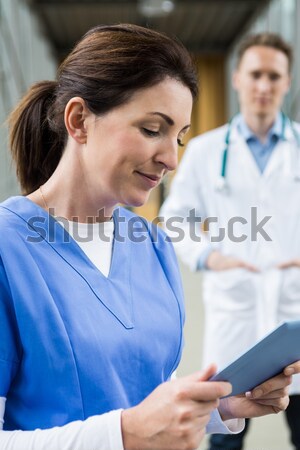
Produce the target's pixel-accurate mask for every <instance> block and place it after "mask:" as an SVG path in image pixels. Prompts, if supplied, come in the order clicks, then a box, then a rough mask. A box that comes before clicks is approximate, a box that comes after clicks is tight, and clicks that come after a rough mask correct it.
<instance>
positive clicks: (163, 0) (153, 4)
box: [138, 0, 175, 18]
mask: <svg viewBox="0 0 300 450" xmlns="http://www.w3.org/2000/svg"><path fill="white" fill-rule="evenodd" d="M174 8H175V4H174V1H173V0H139V3H138V9H139V12H140V13H141V14H142V15H143V16H144V17H147V18H152V17H164V16H168V15H169V14H170V13H171V12H172V11H173V10H174Z"/></svg>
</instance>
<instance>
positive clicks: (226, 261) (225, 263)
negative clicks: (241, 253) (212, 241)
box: [205, 250, 259, 272]
mask: <svg viewBox="0 0 300 450" xmlns="http://www.w3.org/2000/svg"><path fill="white" fill-rule="evenodd" d="M205 265H206V267H207V268H208V269H210V270H217V271H221V270H230V269H246V270H250V272H259V270H258V268H257V267H255V266H253V265H252V264H249V263H247V262H245V261H242V260H240V259H237V258H234V257H233V256H226V255H222V253H220V252H218V251H216V250H215V251H212V252H211V253H210V254H209V255H208V257H207V260H206V264H205Z"/></svg>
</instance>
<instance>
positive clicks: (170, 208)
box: [160, 124, 300, 393]
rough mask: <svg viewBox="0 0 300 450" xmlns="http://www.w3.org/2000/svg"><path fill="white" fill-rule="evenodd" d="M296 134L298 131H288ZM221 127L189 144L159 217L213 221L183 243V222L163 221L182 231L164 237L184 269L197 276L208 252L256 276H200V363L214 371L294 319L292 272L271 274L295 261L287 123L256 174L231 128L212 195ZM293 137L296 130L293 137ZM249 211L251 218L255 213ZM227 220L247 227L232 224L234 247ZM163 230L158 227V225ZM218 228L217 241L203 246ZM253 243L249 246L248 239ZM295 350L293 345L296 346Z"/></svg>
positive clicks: (292, 145)
mask: <svg viewBox="0 0 300 450" xmlns="http://www.w3.org/2000/svg"><path fill="white" fill-rule="evenodd" d="M295 127H297V130H298V129H299V127H298V125H297V124H295ZM226 131H227V125H226V126H223V127H221V128H218V129H216V130H214V131H211V132H208V133H206V134H204V135H202V136H199V137H196V138H194V139H192V140H191V141H190V143H189V145H188V148H187V150H186V152H185V154H184V157H183V160H182V162H181V164H180V166H179V169H178V171H177V174H176V175H175V178H174V181H173V183H172V186H171V192H170V195H169V197H168V198H167V200H166V202H165V203H164V205H163V207H162V209H161V212H160V216H162V217H163V218H164V221H166V219H168V218H170V217H171V218H174V217H175V218H176V217H177V218H178V217H184V218H186V217H187V216H188V215H189V211H190V210H191V209H195V214H196V216H198V217H201V218H202V220H204V219H205V218H206V217H216V218H217V220H218V223H217V224H216V223H214V224H211V226H210V229H209V230H210V232H209V233H205V235H204V234H203V232H202V231H201V230H200V228H201V227H200V224H199V223H198V225H197V226H196V228H197V234H198V236H199V237H200V239H201V242H195V238H191V237H190V235H191V232H190V231H189V230H190V228H189V226H188V223H187V222H185V223H181V224H180V225H179V222H178V221H176V219H171V220H172V221H173V222H172V225H173V227H175V226H176V227H177V228H179V227H180V230H181V232H182V230H183V231H184V233H185V235H184V239H181V238H182V236H181V237H180V236H179V231H178V230H177V231H176V232H174V231H173V232H171V231H170V229H169V230H168V228H170V223H169V224H168V225H169V226H167V227H166V231H167V232H168V233H169V234H170V235H171V236H172V237H173V238H175V240H174V245H175V249H176V251H177V253H178V255H179V256H180V257H181V259H182V260H183V261H184V262H185V263H187V264H188V265H189V266H190V268H191V269H193V270H196V269H197V263H198V260H199V257H200V255H201V253H202V252H203V251H205V250H206V249H207V248H208V247H211V248H216V249H218V250H219V251H220V252H222V253H223V254H225V255H232V256H235V257H237V258H239V259H242V260H244V261H247V262H249V263H251V264H253V265H255V266H256V267H258V268H259V269H260V272H259V273H253V272H250V271H248V270H245V269H232V270H226V271H221V272H220V271H219V272H216V271H209V270H207V271H205V273H204V285H203V299H204V305H205V319H206V321H205V330H204V361H203V364H204V365H206V364H208V363H209V362H212V361H214V362H216V363H217V364H218V367H219V368H221V367H223V366H224V365H226V364H228V363H229V362H230V361H232V360H233V359H235V358H236V357H237V356H238V355H239V354H240V353H242V352H244V351H245V350H246V349H247V348H249V346H251V345H253V343H255V342H256V341H257V340H258V339H260V338H261V337H262V336H263V335H265V334H266V333H267V332H269V331H270V330H271V329H272V328H274V327H275V326H276V325H277V324H278V323H279V322H281V321H283V320H294V319H300V269H298V268H290V269H285V270H279V269H277V268H276V265H277V264H279V263H282V262H285V261H287V260H290V259H291V258H300V182H299V181H298V182H296V181H295V175H296V174H298V175H299V170H300V167H298V161H300V149H299V148H298V147H297V144H296V140H295V137H294V135H293V132H292V129H291V127H290V126H289V125H288V124H287V126H286V130H285V138H286V140H285V141H279V143H278V144H277V145H276V147H275V149H274V150H273V152H272V155H271V157H270V160H269V162H268V164H267V167H266V168H265V171H264V173H263V174H261V173H260V171H259V168H258V167H257V165H256V162H255V160H254V158H253V156H252V154H251V152H250V150H249V148H248V147H247V145H246V143H245V142H244V140H243V138H242V137H241V136H240V134H239V132H238V130H237V129H236V127H235V125H234V124H233V126H232V132H231V137H230V147H229V153H228V160H227V171H226V180H227V183H228V187H229V192H228V194H226V193H224V192H223V193H220V192H217V191H216V188H215V187H216V183H217V181H218V179H219V177H220V173H221V166H222V157H223V151H224V147H225V144H224V138H225V134H226ZM298 132H299V131H298ZM251 208H252V222H253V221H254V222H255V221H256V219H255V217H254V215H255V214H257V216H258V217H257V222H258V223H259V222H260V220H262V219H263V218H264V217H265V216H271V219H269V220H268V221H267V222H266V224H265V225H264V226H263V230H264V231H265V232H266V233H267V234H268V236H269V237H270V238H271V239H272V240H271V241H268V240H266V239H265V238H264V236H262V235H261V234H260V233H258V234H257V236H255V227H253V224H252V226H251ZM253 208H256V211H257V212H256V213H255V209H253ZM233 217H241V218H243V219H241V220H243V221H244V222H245V220H244V219H246V221H247V223H235V224H234V226H233V231H234V236H235V237H238V236H242V235H245V236H246V239H244V240H243V241H241V242H233V240H232V238H229V237H228V232H227V224H228V221H229V220H230V219H231V218H233ZM239 220H240V219H239ZM165 223H166V222H165ZM220 227H224V228H225V231H226V232H225V237H224V239H219V242H210V241H211V240H212V239H213V238H214V237H216V236H217V235H218V233H219V231H218V230H219V228H220ZM251 229H252V236H251ZM256 237H257V239H255V238H256ZM299 345H300V343H299ZM297 377H298V378H296V377H294V382H293V386H292V389H291V393H296V392H299V393H300V379H299V376H297Z"/></svg>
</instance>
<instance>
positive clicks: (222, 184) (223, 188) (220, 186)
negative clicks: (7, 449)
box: [215, 175, 229, 194]
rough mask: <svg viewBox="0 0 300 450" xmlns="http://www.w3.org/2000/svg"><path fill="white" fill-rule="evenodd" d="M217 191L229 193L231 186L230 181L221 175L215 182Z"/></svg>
mask: <svg viewBox="0 0 300 450" xmlns="http://www.w3.org/2000/svg"><path fill="white" fill-rule="evenodd" d="M215 191H216V192H218V193H220V194H229V186H228V183H227V181H226V179H225V177H223V176H221V175H220V176H219V178H218V179H217V180H216V183H215Z"/></svg>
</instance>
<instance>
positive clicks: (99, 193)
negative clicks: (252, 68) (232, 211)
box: [0, 25, 300, 450]
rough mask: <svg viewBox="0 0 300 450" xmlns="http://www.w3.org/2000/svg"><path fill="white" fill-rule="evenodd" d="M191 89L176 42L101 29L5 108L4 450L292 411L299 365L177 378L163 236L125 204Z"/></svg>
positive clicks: (113, 444)
mask: <svg viewBox="0 0 300 450" xmlns="http://www.w3.org/2000/svg"><path fill="white" fill-rule="evenodd" d="M196 94H197V78H196V75H195V71H194V67H193V64H192V62H191V59H190V57H189V55H188V53H187V51H186V50H185V49H184V47H183V46H182V45H181V44H180V43H178V42H177V41H175V40H172V39H170V38H168V37H166V36H165V35H162V34H160V33H157V32H155V31H151V30H148V29H144V28H141V27H137V26H134V25H115V26H99V27H96V28H94V29H92V30H91V31H89V32H88V33H87V34H86V35H85V36H84V37H83V38H82V40H81V41H80V42H79V43H78V44H77V45H76V47H75V48H74V49H73V51H72V52H71V54H70V55H69V56H68V57H67V59H66V60H65V61H64V62H63V63H62V65H61V66H60V68H59V70H58V75H57V80H56V81H44V82H40V83H37V84H35V85H34V86H33V87H32V88H31V89H30V90H29V91H28V93H27V94H26V95H25V97H24V98H23V99H22V100H21V102H20V103H19V105H18V106H17V107H16V109H15V110H14V111H13V113H12V114H11V116H10V144H11V150H12V155H13V158H14V160H15V163H16V168H17V175H18V178H19V180H20V184H21V188H22V192H23V195H22V196H18V197H14V198H10V199H8V200H6V201H5V202H3V203H2V204H1V205H0V227H1V233H0V323H1V326H0V400H1V403H0V423H3V429H2V431H0V448H1V450H21V449H22V450H43V449H47V450H49V449H53V450H71V449H72V450H77V449H78V450H79V449H80V450H84V449H87V450H92V449H95V450H96V449H97V450H122V449H126V450H131V449H138V450H146V449H152V450H154V449H156V450H163V449H168V450H172V449H173V450H174V449H193V448H196V447H198V445H199V443H200V441H201V439H202V438H203V435H204V433H205V430H207V431H208V432H224V433H232V432H239V431H241V429H242V428H243V420H241V419H240V418H242V417H255V416H260V415H264V414H269V413H274V412H278V411H280V410H282V409H285V408H286V406H287V403H288V397H287V386H288V384H289V383H290V381H291V379H290V375H291V374H292V373H295V372H299V371H300V367H299V363H296V364H294V365H293V366H291V367H289V368H288V369H285V373H284V374H281V375H279V376H277V377H275V378H273V379H272V380H269V381H267V382H266V383H264V384H263V385H262V386H261V387H260V388H259V389H256V390H254V391H253V392H252V394H248V395H247V396H242V397H239V398H234V397H232V398H229V399H226V400H219V399H220V397H222V396H224V395H226V394H228V393H229V392H230V385H229V384H228V383H221V382H218V383H217V382H215V383H212V382H208V381H207V380H208V379H209V378H210V376H211V375H212V374H213V373H214V371H215V367H214V366H211V367H208V368H207V369H206V370H205V371H203V372H201V373H200V372H199V373H196V374H192V375H190V376H188V377H185V378H182V379H178V380H176V379H175V380H172V381H170V379H171V376H172V374H173V373H174V371H175V369H176V367H177V365H178V363H179V360H180V356H181V352H182V344H183V338H182V328H183V322H184V309H183V295H182V288H181V284H180V277H179V273H178V268H177V264H176V260H175V256H174V253H173V249H172V245H171V243H170V242H169V240H168V239H167V237H166V236H165V234H164V233H163V232H162V231H161V230H159V229H157V228H155V227H154V226H153V225H151V224H149V223H148V222H147V221H145V220H144V219H142V218H139V217H137V216H135V215H134V214H132V213H131V212H129V211H128V210H126V209H124V208H122V207H119V206H118V204H120V203H121V204H123V205H128V206H129V205H134V206H138V205H142V204H143V203H144V202H146V201H147V198H148V196H149V194H150V192H151V190H152V189H153V188H155V187H156V186H157V185H158V184H159V183H160V181H161V179H162V178H163V176H164V175H165V174H166V173H167V172H168V171H170V170H174V169H175V168H176V164H177V147H178V145H182V139H183V137H184V135H185V133H186V132H187V131H188V129H189V126H190V115H191V109H192V101H193V99H194V97H195V96H196ZM217 407H218V409H216V408H217Z"/></svg>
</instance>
